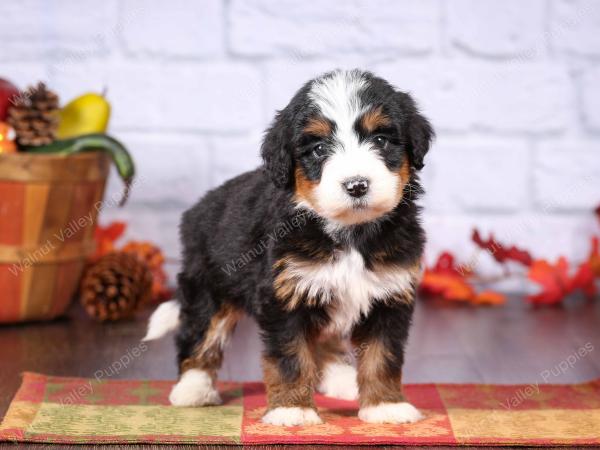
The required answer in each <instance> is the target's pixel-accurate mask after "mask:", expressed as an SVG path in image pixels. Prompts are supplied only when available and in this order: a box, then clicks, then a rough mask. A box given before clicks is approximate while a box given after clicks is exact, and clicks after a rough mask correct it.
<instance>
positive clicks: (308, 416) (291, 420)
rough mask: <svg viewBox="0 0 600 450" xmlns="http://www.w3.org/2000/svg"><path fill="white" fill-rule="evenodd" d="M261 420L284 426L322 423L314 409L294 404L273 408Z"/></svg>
mask: <svg viewBox="0 0 600 450" xmlns="http://www.w3.org/2000/svg"><path fill="white" fill-rule="evenodd" d="M262 421H263V422H264V423H268V424H270V425H283V426H286V427H293V426H296V425H318V424H320V423H323V421H322V420H321V418H320V417H319V415H318V414H317V412H316V411H315V410H314V409H311V408H299V407H296V406H293V407H283V406H282V407H279V408H274V409H272V410H271V411H268V412H267V413H266V414H265V415H264V416H263V418H262Z"/></svg>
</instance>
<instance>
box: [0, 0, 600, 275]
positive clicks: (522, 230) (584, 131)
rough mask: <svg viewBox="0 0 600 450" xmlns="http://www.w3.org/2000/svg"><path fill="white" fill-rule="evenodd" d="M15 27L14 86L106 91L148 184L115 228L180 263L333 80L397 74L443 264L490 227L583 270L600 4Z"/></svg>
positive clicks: (244, 7) (8, 52)
mask: <svg viewBox="0 0 600 450" xmlns="http://www.w3.org/2000/svg"><path fill="white" fill-rule="evenodd" d="M0 17H2V18H3V25H2V27H0V42H1V45H0V76H6V77H7V78H10V79H13V80H14V81H15V82H18V83H19V84H21V85H23V86H24V85H26V84H28V83H31V82H33V81H35V80H38V79H44V80H46V81H47V82H48V83H49V84H50V85H51V86H52V87H54V88H56V89H57V90H58V91H59V92H60V94H61V96H62V98H63V100H65V101H66V100H69V99H70V98H72V97H73V96H75V95H77V94H79V93H82V92H85V91H88V90H95V91H100V90H102V88H103V87H107V88H108V97H109V99H110V100H111V102H112V105H113V111H114V114H113V119H112V123H111V132H112V133H113V134H114V135H115V136H117V137H120V138H121V139H122V140H123V141H124V142H126V143H127V144H128V145H129V146H130V148H131V151H132V152H133V154H134V156H135V158H136V161H137V165H138V171H139V173H140V175H141V176H142V177H143V178H144V182H143V183H141V184H140V186H138V188H137V189H136V190H135V191H134V193H133V195H132V198H131V202H130V204H129V205H128V206H127V208H126V209H124V210H118V209H116V208H109V209H108V210H106V211H105V214H104V217H103V219H104V220H105V221H108V220H109V219H112V218H116V217H121V218H126V219H127V220H129V221H130V223H131V225H130V230H129V235H130V236H135V237H138V238H144V239H152V240H155V241H158V242H159V243H160V244H161V245H163V246H164V247H165V250H166V252H167V253H168V255H169V256H171V257H173V258H176V257H177V256H178V252H179V248H178V243H177V222H178V220H179V214H180V213H181V211H182V210H183V209H184V208H186V207H187V206H189V205H190V204H191V203H192V202H194V201H195V200H196V199H197V198H198V197H200V196H201V195H202V193H203V192H205V191H206V190H207V189H209V188H211V187H213V186H215V185H218V184H219V183H221V182H223V181H224V180H226V179H227V178H229V177H231V176H234V175H236V174H237V173H240V172H241V171H244V170H247V169H250V168H252V167H254V166H255V165H256V164H258V162H259V159H258V147H259V143H260V138H261V134H262V131H263V129H264V127H265V126H266V125H267V124H268V123H269V121H270V120H271V118H272V116H273V114H274V112H275V110H276V109H277V108H281V107H283V106H284V105H285V103H286V102H287V101H288V100H289V98H290V97H291V95H292V94H293V93H294V91H295V90H296V89H297V88H298V87H300V85H301V84H302V83H303V82H305V81H306V80H307V79H308V78H310V77H313V76H315V75H317V74H318V73H320V72H323V71H325V70H329V69H332V68H335V67H345V68H350V67H362V68H367V69H371V70H374V71H376V72H377V73H379V74H381V75H383V76H384V77H387V78H388V79H389V80H390V81H392V82H393V83H394V84H396V85H397V86H398V87H399V88H400V89H403V90H407V91H410V92H412V93H413V94H414V95H415V97H416V98H417V100H418V102H419V104H420V105H422V108H423V110H424V111H425V112H426V114H427V115H428V116H429V117H430V118H431V120H432V121H433V124H434V125H435V127H436V129H437V131H438V135H439V139H438V141H437V143H436V145H435V146H434V148H433V150H432V153H431V154H430V157H429V158H428V160H427V163H428V164H427V167H426V169H425V171H424V173H423V180H424V182H425V185H426V188H427V192H428V193H427V196H426V198H425V199H424V201H423V204H424V206H425V207H426V209H425V215H426V221H425V223H426V224H427V227H428V230H429V235H430V245H429V253H430V254H432V255H433V254H435V253H437V252H438V251H439V250H441V249H444V248H450V249H452V250H454V251H456V252H458V253H459V254H464V255H465V256H468V254H469V253H470V247H469V243H468V238H469V232H470V229H471V227H473V226H480V227H482V228H483V229H485V230H493V229H498V233H500V232H501V231H502V232H503V233H505V234H506V235H507V236H510V237H511V238H512V237H513V236H514V238H515V239H518V240H519V243H521V244H523V245H525V246H530V247H532V248H533V250H534V251H535V252H536V253H537V254H539V255H540V256H555V255H557V254H559V253H565V254H567V255H573V254H574V253H576V252H583V251H584V250H585V245H583V247H582V244H581V243H580V241H581V239H580V237H581V234H582V230H588V229H589V230H592V229H593V227H594V226H595V224H594V223H593V219H592V217H591V216H590V215H589V209H590V208H591V207H592V206H594V205H595V204H597V203H600V190H599V189H598V188H599V187H600V185H599V184H598V179H599V178H600V154H599V151H600V149H599V144H600V88H599V86H600V83H599V80H600V59H599V57H600V4H599V3H598V2H595V1H592V0H589V1H583V0H578V1H570V0H532V1H529V2H522V1H520V0H508V1H503V2H498V1H493V0H485V1H482V0H453V1H448V0H409V1H391V0H376V1H373V0H352V1H348V2H343V3H342V2H324V1H323V2H306V1H298V0H285V1H280V0H203V1H202V2H197V1H193V0H174V1H170V2H161V1H159V0H151V1H149V0H108V1H102V2H98V1H92V0H82V1H77V2H72V1H67V0H57V1H52V2H48V1H44V0H23V1H19V2H16V1H12V2H9V1H6V2H1V3H0ZM109 189H110V191H109V192H110V193H111V194H112V193H117V192H118V191H119V190H120V184H119V182H118V181H117V180H116V179H115V177H113V179H112V180H111V184H110V188H109ZM524 224H525V225H524ZM171 269H172V271H175V270H176V267H175V266H173V267H172V268H171Z"/></svg>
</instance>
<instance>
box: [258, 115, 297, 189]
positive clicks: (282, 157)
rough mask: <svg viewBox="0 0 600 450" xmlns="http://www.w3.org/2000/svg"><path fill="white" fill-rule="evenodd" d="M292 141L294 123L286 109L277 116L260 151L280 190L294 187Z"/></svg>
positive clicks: (270, 174) (269, 172)
mask: <svg viewBox="0 0 600 450" xmlns="http://www.w3.org/2000/svg"><path fill="white" fill-rule="evenodd" d="M291 139H292V121H291V117H290V112H289V108H286V109H284V110H282V111H279V112H278V113H277V115H276V116H275V120H274V121H273V123H272V124H271V127H270V128H269V129H268V130H267V132H266V134H265V137H264V139H263V143H262V146H261V150H260V153H261V155H262V159H263V162H264V165H265V169H266V171H267V173H268V174H269V176H270V177H271V180H272V181H273V184H275V186H277V187H279V188H288V187H290V186H291V185H292V180H293V177H292V174H293V169H294V159H293V157H292V145H291Z"/></svg>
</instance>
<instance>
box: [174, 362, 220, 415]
mask: <svg viewBox="0 0 600 450" xmlns="http://www.w3.org/2000/svg"><path fill="white" fill-rule="evenodd" d="M169 401H170V402H171V404H172V405H174V406H206V405H219V404H220V403H221V397H219V393H218V392H217V391H216V389H215V388H214V387H213V381H212V378H211V377H210V375H209V374H207V373H206V372H205V371H204V370H200V369H190V370H188V371H187V372H184V373H183V375H182V376H181V379H180V380H179V382H178V383H177V384H176V385H175V386H173V389H171V394H170V395H169Z"/></svg>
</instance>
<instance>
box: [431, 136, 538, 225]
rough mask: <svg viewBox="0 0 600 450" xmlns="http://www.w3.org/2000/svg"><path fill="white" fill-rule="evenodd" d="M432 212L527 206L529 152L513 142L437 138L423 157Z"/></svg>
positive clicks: (498, 209)
mask: <svg viewBox="0 0 600 450" xmlns="http://www.w3.org/2000/svg"><path fill="white" fill-rule="evenodd" d="M427 168H428V171H429V172H430V175H429V176H428V184H427V195H426V197H425V200H426V202H425V204H426V207H427V208H428V209H430V210H431V211H432V212H436V213H437V212H457V211H463V212H481V211H484V212H486V211H487V212H490V211H493V212H514V211H518V210H521V209H524V208H526V207H527V205H528V199H529V189H528V178H529V172H530V171H529V169H530V151H529V148H528V146H527V145H526V144H524V143H522V142H519V141H513V142H505V141H497V140H496V141H479V142H478V141H475V142H471V141H468V142H465V141H464V140H457V139H451V140H448V139H446V140H444V139H439V140H438V141H437V142H436V143H435V145H434V147H433V149H432V150H431V152H430V154H429V155H428V156H427Z"/></svg>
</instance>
